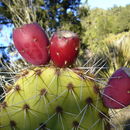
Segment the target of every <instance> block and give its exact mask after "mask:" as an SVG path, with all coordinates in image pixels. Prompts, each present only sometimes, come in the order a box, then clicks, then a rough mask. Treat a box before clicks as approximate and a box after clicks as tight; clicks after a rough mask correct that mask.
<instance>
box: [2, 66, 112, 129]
mask: <svg viewBox="0 0 130 130" xmlns="http://www.w3.org/2000/svg"><path fill="white" fill-rule="evenodd" d="M17 78H18V79H17V81H16V82H15V84H14V85H13V87H12V89H11V90H10V91H9V92H8V93H6V95H5V99H4V101H3V102H2V103H1V105H0V130H35V129H36V130H110V127H109V123H108V119H109V118H108V109H107V108H106V107H105V106H104V105H103V103H102V99H101V97H100V94H99V91H98V85H97V84H96V83H95V82H94V80H92V79H93V77H92V75H90V74H89V75H87V76H85V75H84V74H83V71H81V70H77V69H73V70H72V69H69V68H63V69H59V68H54V67H34V68H30V69H28V70H24V71H22V73H20V74H19V77H17Z"/></svg>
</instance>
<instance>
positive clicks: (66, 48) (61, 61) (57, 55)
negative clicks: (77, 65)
mask: <svg viewBox="0 0 130 130" xmlns="http://www.w3.org/2000/svg"><path fill="white" fill-rule="evenodd" d="M79 45H80V40H79V37H78V36H77V34H75V33H73V32H70V31H58V32H56V33H54V35H53V36H52V38H51V45H50V55H51V59H52V61H53V62H54V64H55V65H56V66H58V67H67V66H69V65H72V64H73V63H74V61H75V60H76V58H77V55H78V52H79Z"/></svg>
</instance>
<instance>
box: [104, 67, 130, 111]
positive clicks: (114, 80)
mask: <svg viewBox="0 0 130 130" xmlns="http://www.w3.org/2000/svg"><path fill="white" fill-rule="evenodd" d="M103 100H104V103H105V105H106V106H107V107H109V108H113V109H119V108H124V107H126V106H128V105H129V104H130V69H129V68H120V69H118V70H117V71H116V72H114V74H113V75H112V76H111V77H110V79H109V81H108V84H107V86H106V87H105V89H104V93H103Z"/></svg>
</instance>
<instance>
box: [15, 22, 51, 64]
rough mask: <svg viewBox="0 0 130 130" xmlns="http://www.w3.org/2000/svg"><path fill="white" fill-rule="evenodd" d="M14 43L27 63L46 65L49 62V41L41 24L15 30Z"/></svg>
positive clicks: (27, 25)
mask: <svg viewBox="0 0 130 130" xmlns="http://www.w3.org/2000/svg"><path fill="white" fill-rule="evenodd" d="M13 41H14V45H15V47H16V49H17V50H18V52H19V53H20V54H21V56H22V57H23V58H24V59H25V60H26V61H27V62H29V63H31V64H33V65H44V64H47V63H48V62H49V60H50V56H49V52H48V46H49V39H48V37H47V35H46V33H45V31H44V30H43V29H42V27H41V26H40V25H39V24H37V23H31V24H25V25H23V26H21V27H19V28H16V29H14V31H13Z"/></svg>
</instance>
